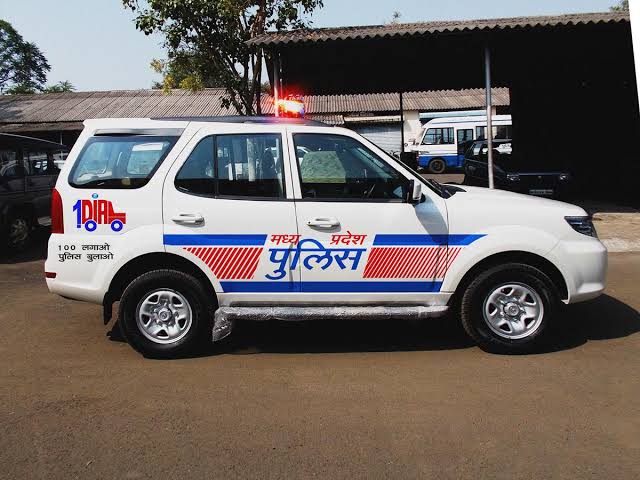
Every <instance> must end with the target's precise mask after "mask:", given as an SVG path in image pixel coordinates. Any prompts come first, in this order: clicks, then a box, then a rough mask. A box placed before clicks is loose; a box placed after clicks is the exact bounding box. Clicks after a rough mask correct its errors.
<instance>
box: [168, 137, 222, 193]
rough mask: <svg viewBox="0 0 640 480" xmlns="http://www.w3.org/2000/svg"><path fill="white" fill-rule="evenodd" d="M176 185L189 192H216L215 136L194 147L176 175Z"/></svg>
mask: <svg viewBox="0 0 640 480" xmlns="http://www.w3.org/2000/svg"><path fill="white" fill-rule="evenodd" d="M175 185H176V187H177V188H178V189H180V190H183V191H185V192H188V193H195V194H200V195H214V194H215V189H216V185H215V175H214V171H213V137H206V138H205V139H203V140H201V141H200V143H199V144H198V145H197V146H196V148H194V149H193V152H191V155H189V158H187V161H186V162H184V165H183V166H182V168H181V169H180V171H179V172H178V175H176V181H175Z"/></svg>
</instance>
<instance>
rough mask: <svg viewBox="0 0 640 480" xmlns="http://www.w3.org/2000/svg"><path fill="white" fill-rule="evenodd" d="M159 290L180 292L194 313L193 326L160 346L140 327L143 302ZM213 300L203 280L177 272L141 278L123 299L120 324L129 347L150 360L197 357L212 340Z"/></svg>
mask: <svg viewBox="0 0 640 480" xmlns="http://www.w3.org/2000/svg"><path fill="white" fill-rule="evenodd" d="M157 290H170V291H172V292H175V293H178V294H179V295H180V296H182V297H183V298H184V299H186V302H187V303H188V307H189V308H190V310H191V326H190V327H189V328H188V329H187V331H186V333H185V334H183V335H184V336H182V337H180V338H178V339H176V340H175V341H174V342H172V343H156V342H154V341H152V340H150V339H149V338H147V337H146V336H145V335H144V334H143V332H142V330H141V327H139V326H138V321H137V319H138V311H139V308H140V307H141V304H142V302H143V301H144V300H145V299H146V298H147V297H149V295H151V294H152V293H153V292H154V291H157ZM210 297H211V295H210V294H208V293H207V291H206V290H205V288H204V286H203V285H202V283H201V282H200V281H199V280H197V279H196V278H194V277H193V276H191V275H188V274H186V273H183V272H180V271H177V270H154V271H151V272H148V273H145V274H143V275H140V276H139V277H137V278H136V279H135V280H133V281H132V282H131V283H130V284H129V285H128V286H127V288H126V289H125V291H124V293H123V294H122V298H121V299H120V307H119V312H118V314H119V322H118V323H119V324H120V329H121V332H122V335H123V336H124V338H125V339H126V340H127V342H128V343H129V345H131V346H132V347H133V348H134V349H136V350H137V351H138V352H140V353H142V354H143V355H145V356H147V357H152V358H176V357H184V356H188V355H190V354H193V353H195V352H196V351H197V350H198V349H199V348H201V347H203V346H204V345H206V343H207V341H208V342H210V341H211V329H212V326H213V312H214V311H215V308H216V301H215V299H212V298H210Z"/></svg>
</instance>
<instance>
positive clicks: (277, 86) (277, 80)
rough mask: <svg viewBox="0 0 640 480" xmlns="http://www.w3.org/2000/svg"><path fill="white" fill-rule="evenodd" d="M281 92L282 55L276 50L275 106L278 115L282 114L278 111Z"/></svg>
mask: <svg viewBox="0 0 640 480" xmlns="http://www.w3.org/2000/svg"><path fill="white" fill-rule="evenodd" d="M280 94H281V84H280V55H279V54H278V52H275V53H274V54H273V102H274V105H273V107H274V113H275V116H276V117H279V116H280V112H279V111H278V100H280Z"/></svg>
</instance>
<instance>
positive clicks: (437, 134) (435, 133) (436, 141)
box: [422, 127, 455, 145]
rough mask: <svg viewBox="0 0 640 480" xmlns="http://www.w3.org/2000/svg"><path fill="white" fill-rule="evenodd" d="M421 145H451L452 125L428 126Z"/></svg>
mask: <svg viewBox="0 0 640 480" xmlns="http://www.w3.org/2000/svg"><path fill="white" fill-rule="evenodd" d="M422 143H423V145H453V144H454V143H455V142H454V136H453V127H449V128H430V129H428V130H427V133H426V135H425V136H424V141H423V142H422Z"/></svg>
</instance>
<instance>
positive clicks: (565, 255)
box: [549, 235, 608, 303]
mask: <svg viewBox="0 0 640 480" xmlns="http://www.w3.org/2000/svg"><path fill="white" fill-rule="evenodd" d="M574 237H575V235H572V236H571V238H567V239H563V240H561V241H560V242H559V243H558V245H556V247H555V248H554V249H553V250H552V251H551V253H550V254H549V257H550V259H551V260H552V261H553V262H554V263H555V264H556V265H558V266H559V267H560V270H561V272H562V274H563V276H564V278H565V281H566V282H567V290H568V294H569V295H568V299H567V300H566V301H567V303H578V302H584V301H585V300H591V299H592V298H595V297H597V296H598V295H600V294H601V293H602V292H603V291H604V289H605V286H606V276H607V265H608V257H607V249H606V247H605V246H604V245H603V244H602V243H601V242H600V241H599V240H598V239H596V238H591V237H587V236H579V237H577V238H574Z"/></svg>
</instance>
